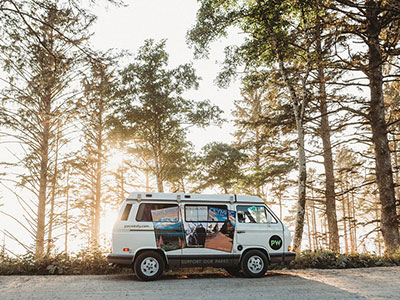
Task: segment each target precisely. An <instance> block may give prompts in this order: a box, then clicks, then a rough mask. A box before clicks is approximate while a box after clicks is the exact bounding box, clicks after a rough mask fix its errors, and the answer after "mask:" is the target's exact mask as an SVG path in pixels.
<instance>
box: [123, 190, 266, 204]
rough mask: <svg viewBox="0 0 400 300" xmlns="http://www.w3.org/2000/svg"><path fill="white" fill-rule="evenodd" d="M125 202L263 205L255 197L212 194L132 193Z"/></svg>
mask: <svg viewBox="0 0 400 300" xmlns="http://www.w3.org/2000/svg"><path fill="white" fill-rule="evenodd" d="M127 200H139V201H141V200H157V201H160V200H161V201H162V200H167V201H168V200H169V201H199V202H231V203H234V202H236V203H239V202H240V203H264V201H263V200H262V199H260V198H259V197H257V196H246V195H236V194H227V195H216V194H215V195H213V194H183V193H152V192H133V193H131V194H130V195H129V196H128V198H127Z"/></svg>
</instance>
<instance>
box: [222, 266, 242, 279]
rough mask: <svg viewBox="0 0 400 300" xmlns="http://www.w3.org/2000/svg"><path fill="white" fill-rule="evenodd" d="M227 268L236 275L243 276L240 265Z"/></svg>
mask: <svg viewBox="0 0 400 300" xmlns="http://www.w3.org/2000/svg"><path fill="white" fill-rule="evenodd" d="M225 270H226V271H227V272H228V273H229V274H230V275H232V276H234V277H241V276H243V273H242V269H240V267H226V268H225Z"/></svg>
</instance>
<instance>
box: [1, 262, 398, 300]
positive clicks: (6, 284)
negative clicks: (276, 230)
mask: <svg viewBox="0 0 400 300" xmlns="http://www.w3.org/2000/svg"><path fill="white" fill-rule="evenodd" d="M0 299H2V300H6V299H7V300H8V299H18V300H23V299H42V300H46V299H49V300H50V299H51V300H56V299H73V300H80V299H112V300H118V299H206V300H208V299H209V300H211V299H212V300H214V299H229V300H230V299H241V300H247V299H251V300H255V299H271V300H272V299H273V300H277V299H296V300H305V299H318V300H323V299H358V300H360V299H371V300H372V299H393V300H394V299H400V267H390V268H369V269H347V270H296V271H290V270H286V271H270V272H267V275H266V276H265V277H263V278H259V279H247V278H233V277H230V276H228V275H227V274H224V273H215V274H206V275H203V276H201V277H200V276H198V275H188V276H174V275H166V276H164V277H163V278H162V279H161V280H159V281H155V282H142V281H138V280H137V279H136V277H135V276H134V275H129V274H128V275H101V276H0Z"/></svg>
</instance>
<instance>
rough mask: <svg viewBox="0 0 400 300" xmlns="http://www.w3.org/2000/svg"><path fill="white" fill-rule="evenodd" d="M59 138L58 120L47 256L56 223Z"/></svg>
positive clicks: (49, 251) (51, 244) (51, 245)
mask: <svg viewBox="0 0 400 300" xmlns="http://www.w3.org/2000/svg"><path fill="white" fill-rule="evenodd" d="M59 140H60V123H59V122H57V135H56V141H55V142H56V148H55V159H54V174H53V180H52V187H51V198H50V215H49V232H48V234H47V256H49V255H50V253H51V249H52V248H53V245H54V243H53V225H54V204H55V200H56V199H55V198H56V187H57V175H58V170H57V168H58V152H59Z"/></svg>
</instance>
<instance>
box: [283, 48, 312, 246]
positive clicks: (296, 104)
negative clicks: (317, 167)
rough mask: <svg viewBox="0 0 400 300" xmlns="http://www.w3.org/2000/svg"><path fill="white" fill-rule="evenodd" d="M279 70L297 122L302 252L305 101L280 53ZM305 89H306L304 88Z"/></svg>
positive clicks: (298, 220) (298, 217) (296, 235)
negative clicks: (300, 95) (292, 81)
mask: <svg viewBox="0 0 400 300" xmlns="http://www.w3.org/2000/svg"><path fill="white" fill-rule="evenodd" d="M278 61H279V69H280V72H281V75H282V77H283V79H284V81H285V84H286V87H287V88H288V90H289V94H290V98H291V102H292V107H293V113H294V116H295V120H296V129H297V146H298V152H297V156H298V168H299V179H298V202H297V213H296V227H295V232H294V238H293V249H294V251H300V249H301V240H302V238H303V230H304V213H305V205H306V183H307V169H306V153H305V148H304V139H305V132H304V124H303V112H304V105H305V103H304V99H303V102H301V101H300V99H299V98H298V96H297V95H296V91H295V89H294V87H293V86H292V85H291V83H290V80H289V77H288V74H287V70H286V69H285V67H284V63H283V57H282V56H281V53H279V51H278ZM304 88H305V87H304Z"/></svg>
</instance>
